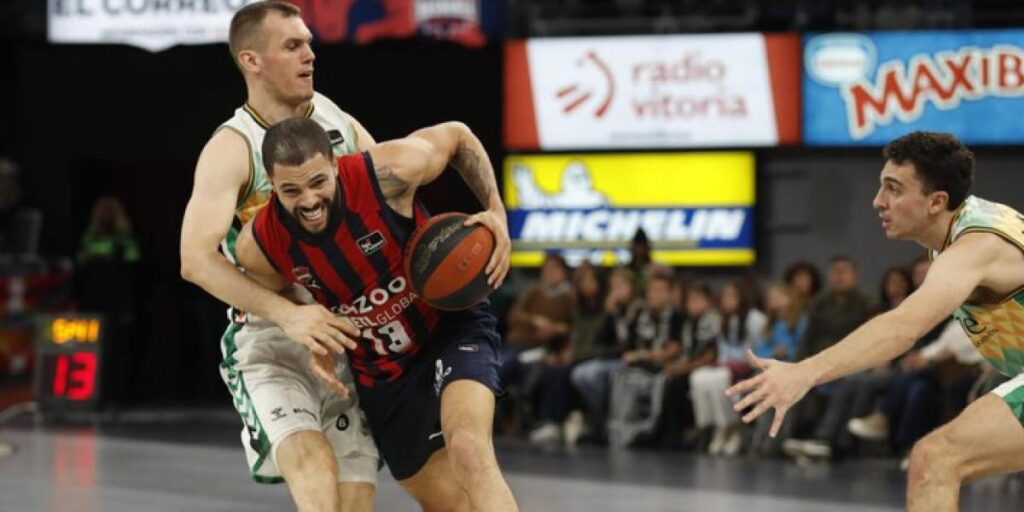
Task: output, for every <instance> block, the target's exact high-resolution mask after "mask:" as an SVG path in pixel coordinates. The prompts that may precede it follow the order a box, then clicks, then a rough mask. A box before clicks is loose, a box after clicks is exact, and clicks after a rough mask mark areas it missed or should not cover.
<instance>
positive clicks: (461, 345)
mask: <svg viewBox="0 0 1024 512" xmlns="http://www.w3.org/2000/svg"><path fill="white" fill-rule="evenodd" d="M496 323H497V322H496V320H495V318H494V315H492V314H491V312H490V306H489V305H488V304H486V303H485V304H482V305H480V306H477V307H475V308H473V309H469V310H466V311H459V312H453V313H446V314H445V315H444V317H442V319H441V321H440V322H439V323H438V326H439V327H438V328H436V329H435V331H434V332H432V333H431V334H430V339H429V340H428V341H427V342H426V343H425V344H424V346H423V348H422V349H421V350H420V352H419V353H417V354H416V355H414V356H412V357H413V358H414V360H413V361H412V362H411V363H410V364H409V366H408V367H406V369H405V372H404V373H403V374H402V375H401V376H400V377H399V378H397V379H395V380H394V381H392V382H387V381H377V382H374V384H373V387H365V386H363V385H361V384H358V382H359V379H356V382H357V384H356V388H357V389H358V391H359V399H360V405H361V406H362V408H363V411H364V412H365V413H366V417H367V420H368V421H369V424H370V430H371V431H372V432H373V437H374V440H375V441H376V442H377V447H378V449H379V450H380V454H381V456H382V457H383V458H384V461H385V462H386V463H387V465H388V467H389V468H390V470H391V474H392V476H394V477H395V479H396V480H405V479H407V478H410V477H412V476H413V475H415V474H416V472H418V471H419V470H420V468H422V467H423V466H424V465H425V464H426V463H427V459H429V458H430V456H431V455H433V453H434V452H435V451H437V450H440V449H441V448H443V447H444V436H443V435H442V432H441V393H442V392H443V391H444V388H445V386H447V385H448V384H450V383H452V382H454V381H457V380H464V379H468V380H473V381H476V382H479V383H481V384H483V385H485V386H487V387H488V388H489V389H491V391H493V392H494V393H495V395H498V396H500V395H501V394H502V389H501V384H500V382H499V380H498V369H499V368H500V367H501V363H502V360H501V338H500V337H499V336H498V333H497V331H496V329H495V327H496Z"/></svg>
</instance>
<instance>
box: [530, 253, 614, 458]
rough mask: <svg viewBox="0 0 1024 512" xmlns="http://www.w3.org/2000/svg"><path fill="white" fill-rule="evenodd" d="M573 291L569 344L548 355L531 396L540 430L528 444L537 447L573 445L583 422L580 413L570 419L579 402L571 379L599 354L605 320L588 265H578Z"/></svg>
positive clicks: (597, 278)
mask: <svg viewBox="0 0 1024 512" xmlns="http://www.w3.org/2000/svg"><path fill="white" fill-rule="evenodd" d="M573 288H574V293H573V309H572V321H571V327H570V329H569V343H568V345H566V347H565V348H564V349H563V350H561V351H557V352H549V353H548V354H547V356H546V357H545V359H544V362H543V369H542V370H541V374H540V379H539V382H538V385H537V389H536V391H535V393H534V397H535V400H536V403H537V407H536V410H537V420H538V421H539V422H540V426H539V427H538V428H537V429H536V430H534V432H533V433H532V434H531V436H530V440H531V441H532V442H534V443H537V444H543V445H550V444H551V443H554V442H557V441H559V440H560V439H561V440H564V441H565V444H566V445H567V446H570V447H571V446H574V445H575V444H576V439H577V438H578V437H579V435H580V434H581V432H582V430H583V426H584V421H583V416H582V414H581V413H580V412H579V411H576V412H574V413H573V414H572V415H570V410H571V409H572V408H573V407H574V405H575V404H576V403H578V402H579V399H578V398H577V397H576V393H574V392H573V390H572V380H571V378H570V375H571V372H572V369H573V368H574V367H575V366H576V364H577V363H579V362H580V361H586V360H589V359H593V358H595V357H598V356H600V355H601V353H602V351H601V348H600V347H598V346H597V345H596V344H595V338H596V337H597V333H598V330H599V329H600V327H601V322H602V320H603V318H604V315H603V305H604V304H603V300H604V289H603V286H602V283H601V279H600V276H599V275H598V273H597V269H596V268H594V266H593V265H592V264H590V263H589V262H584V263H583V264H581V265H580V266H579V268H577V269H576V274H575V277H574V279H573Z"/></svg>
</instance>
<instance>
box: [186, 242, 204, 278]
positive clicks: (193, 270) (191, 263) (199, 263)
mask: <svg viewBox="0 0 1024 512" xmlns="http://www.w3.org/2000/svg"><path fill="white" fill-rule="evenodd" d="M204 256H205V255H204V254H203V253H202V252H200V251H196V250H193V249H190V248H188V247H187V246H185V245H182V247H181V268H180V273H181V278H182V279H184V280H186V281H188V282H190V283H194V284H201V281H202V276H203V272H202V270H203V268H205V267H206V265H205V264H204Z"/></svg>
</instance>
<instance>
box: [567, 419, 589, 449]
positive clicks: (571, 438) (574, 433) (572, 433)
mask: <svg viewBox="0 0 1024 512" xmlns="http://www.w3.org/2000/svg"><path fill="white" fill-rule="evenodd" d="M585 427H586V423H585V422H584V421H583V413H582V412H580V411H573V412H571V413H569V417H568V418H566V419H565V423H563V424H562V439H563V440H564V441H565V447H566V448H573V447H575V446H576V441H577V440H579V438H580V434H582V433H583V429H584V428H585Z"/></svg>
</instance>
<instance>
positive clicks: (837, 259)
mask: <svg viewBox="0 0 1024 512" xmlns="http://www.w3.org/2000/svg"><path fill="white" fill-rule="evenodd" d="M836 263H848V264H849V265H850V266H851V267H853V269H854V270H857V264H856V263H854V262H853V258H850V257H849V256H847V255H845V254H837V255H835V256H832V259H830V260H828V264H829V265H835V264H836Z"/></svg>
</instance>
